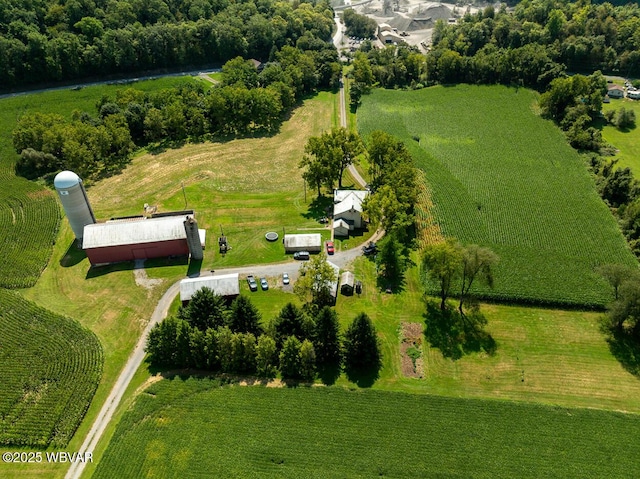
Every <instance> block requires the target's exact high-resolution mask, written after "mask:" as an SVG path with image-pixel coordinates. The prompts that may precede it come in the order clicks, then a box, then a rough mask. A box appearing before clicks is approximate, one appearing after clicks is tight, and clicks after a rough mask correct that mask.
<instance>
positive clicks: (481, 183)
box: [358, 85, 637, 307]
mask: <svg viewBox="0 0 640 479" xmlns="http://www.w3.org/2000/svg"><path fill="white" fill-rule="evenodd" d="M536 108H537V94H536V93H534V92H531V91H528V90H525V89H513V88H507V87H502V86H471V85H459V86H455V87H443V86H437V87H432V88H427V89H423V90H416V91H391V90H382V89H377V90H374V91H373V92H372V93H371V95H367V96H365V97H364V98H363V104H362V107H361V109H360V110H359V113H358V129H359V131H360V133H361V134H362V135H364V137H365V139H366V137H367V136H368V134H370V133H371V132H372V131H373V130H376V129H382V130H385V131H387V132H389V133H392V134H393V135H395V136H396V137H398V138H400V139H401V140H403V141H404V142H405V144H406V145H407V147H408V148H409V149H410V151H411V153H412V155H413V157H414V158H415V160H416V162H417V164H418V166H419V167H420V168H421V169H422V170H424V172H425V174H426V180H427V182H428V184H429V187H430V190H431V192H432V198H431V200H432V202H433V205H434V206H433V208H434V213H435V217H436V220H437V222H438V224H439V226H440V229H441V230H442V232H443V234H444V235H445V236H453V237H456V238H457V239H458V240H460V241H461V242H462V243H465V244H471V243H475V244H479V245H482V246H488V247H490V248H492V249H493V250H494V251H495V252H496V253H497V254H498V255H499V257H500V263H499V265H498V268H497V271H496V276H495V280H496V281H495V287H494V289H493V290H486V289H485V290H482V291H480V292H479V293H480V294H481V295H482V296H484V297H488V298H493V299H499V300H507V301H518V302H530V303H543V304H544V303H547V304H562V305H575V306H581V307H584V306H586V307H601V306H603V305H604V304H606V303H607V302H608V301H609V300H611V299H612V293H611V291H610V289H609V288H608V287H607V285H606V283H605V282H604V281H603V280H602V279H601V278H600V277H599V276H598V274H597V273H596V271H595V269H596V267H597V266H599V265H601V264H604V263H622V264H628V265H635V264H637V261H636V259H635V258H634V256H633V255H632V253H631V252H630V250H629V248H628V247H627V245H626V242H625V240H624V238H623V236H622V234H621V232H620V230H619V227H618V225H617V223H616V221H615V219H614V218H613V216H612V214H611V213H610V212H609V210H608V208H607V206H606V205H605V204H604V202H603V201H602V200H601V199H600V197H599V196H598V194H597V192H596V189H595V185H594V182H593V180H592V178H591V176H590V174H589V172H588V170H587V168H586V165H585V163H584V161H583V160H582V158H581V157H580V156H579V155H578V153H576V152H575V151H574V150H573V149H572V148H571V147H570V146H569V145H568V144H567V142H566V140H565V138H564V136H563V135H562V133H561V132H560V130H558V129H557V128H556V127H555V126H554V125H553V124H552V123H551V122H550V121H546V120H544V119H542V118H541V117H540V116H539V115H537V114H536Z"/></svg>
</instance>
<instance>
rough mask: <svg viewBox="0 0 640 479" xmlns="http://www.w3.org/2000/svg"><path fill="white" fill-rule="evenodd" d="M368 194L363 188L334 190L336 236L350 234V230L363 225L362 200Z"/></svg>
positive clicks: (334, 228) (334, 226) (334, 232)
mask: <svg viewBox="0 0 640 479" xmlns="http://www.w3.org/2000/svg"><path fill="white" fill-rule="evenodd" d="M368 195H369V192H368V191H363V190H334V193H333V202H334V205H333V234H334V236H348V235H349V231H353V230H354V229H357V228H362V227H363V221H362V202H363V201H364V199H365V198H366V197H367V196H368Z"/></svg>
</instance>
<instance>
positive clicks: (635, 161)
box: [602, 99, 640, 177]
mask: <svg viewBox="0 0 640 479" xmlns="http://www.w3.org/2000/svg"><path fill="white" fill-rule="evenodd" d="M621 106H624V107H625V108H631V109H632V110H633V111H634V112H635V113H636V119H637V120H636V124H640V101H638V100H628V99H613V100H611V103H609V104H604V105H602V111H603V112H604V111H607V110H616V109H618V108H620V107H621ZM602 137H603V138H604V139H605V140H606V141H607V143H610V144H612V145H613V146H614V147H616V148H617V149H618V153H617V154H616V155H615V158H617V159H618V160H619V162H618V165H619V166H621V167H623V168H624V167H627V166H628V167H629V168H631V170H632V171H633V173H634V175H635V176H636V177H638V176H640V129H639V128H638V127H637V126H636V127H634V128H632V129H630V130H622V131H621V130H618V129H617V128H616V127H615V126H612V125H606V126H604V127H603V128H602Z"/></svg>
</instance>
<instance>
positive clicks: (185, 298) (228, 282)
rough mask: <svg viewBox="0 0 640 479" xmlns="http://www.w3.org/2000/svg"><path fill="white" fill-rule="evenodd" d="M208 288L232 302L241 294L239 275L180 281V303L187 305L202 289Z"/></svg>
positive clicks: (222, 275)
mask: <svg viewBox="0 0 640 479" xmlns="http://www.w3.org/2000/svg"><path fill="white" fill-rule="evenodd" d="M204 287H207V288H209V289H211V290H212V291H213V292H214V293H215V294H217V295H220V296H222V297H223V298H225V299H228V300H232V299H234V298H236V297H237V296H238V295H239V294H240V281H239V279H238V273H230V274H220V275H217V276H204V277H201V278H187V279H183V280H182V281H180V301H182V304H183V305H186V304H187V303H188V302H189V301H190V300H191V297H192V296H193V295H194V294H196V292H197V291H199V290H200V289H202V288H204Z"/></svg>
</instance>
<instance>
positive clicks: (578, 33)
mask: <svg viewBox="0 0 640 479" xmlns="http://www.w3.org/2000/svg"><path fill="white" fill-rule="evenodd" d="M639 27H640V9H639V7H638V5H637V4H634V3H628V4H627V5H624V6H618V7H614V6H613V5H611V4H610V3H603V4H600V5H598V4H595V3H592V2H591V1H589V0H587V1H578V2H563V1H557V0H551V1H550V0H527V1H523V2H519V3H518V5H517V6H516V7H515V9H514V10H513V13H511V12H508V11H507V9H506V8H505V7H504V6H503V7H501V8H500V9H498V10H497V11H496V10H495V8H494V7H493V6H488V7H486V8H485V9H484V10H482V11H479V12H478V13H476V14H470V13H466V14H465V15H464V16H463V17H462V18H461V19H460V20H459V22H458V24H457V25H445V24H444V22H439V23H438V24H437V25H436V27H435V29H434V34H433V39H432V42H433V47H434V50H447V51H450V52H456V53H458V54H459V55H460V56H461V57H466V58H468V57H474V56H476V55H478V54H483V55H484V54H487V53H489V52H494V51H499V50H516V49H519V48H522V47H523V46H525V45H536V46H538V47H541V49H542V50H543V51H545V52H546V56H548V58H549V59H551V60H552V61H553V62H554V63H556V64H559V65H564V66H566V68H567V69H568V70H569V71H572V72H592V71H595V70H603V71H607V72H618V73H619V74H622V75H624V76H637V75H638V74H639V73H640V36H639V35H638V30H639ZM481 52H482V53H481Z"/></svg>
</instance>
